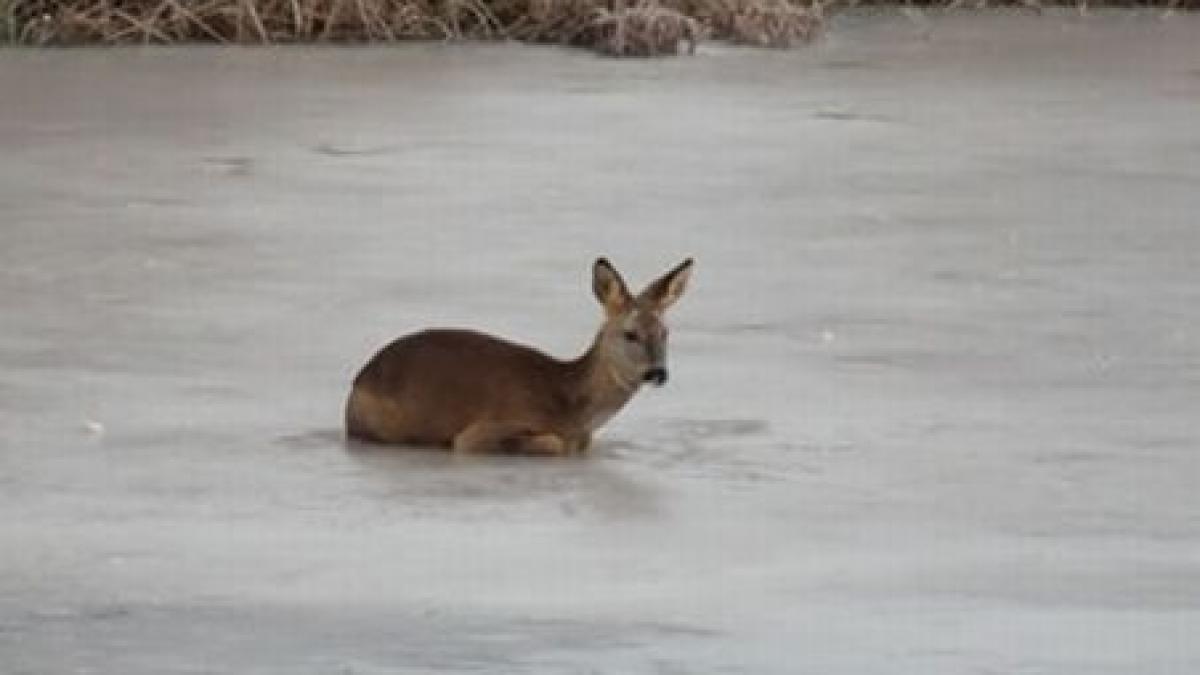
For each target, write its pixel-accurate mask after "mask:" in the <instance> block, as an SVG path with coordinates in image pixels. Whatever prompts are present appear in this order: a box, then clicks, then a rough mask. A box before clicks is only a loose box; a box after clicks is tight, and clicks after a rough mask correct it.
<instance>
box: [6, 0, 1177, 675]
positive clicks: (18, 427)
mask: <svg viewBox="0 0 1200 675" xmlns="http://www.w3.org/2000/svg"><path fill="white" fill-rule="evenodd" d="M1197 35H1200V16H1188V15H1180V16H1174V17H1171V18H1165V19H1164V18H1161V17H1159V16H1157V15H1154V14H1127V13H1121V14H1103V13H1101V14H1095V15H1092V16H1091V17H1088V18H1086V19H1083V18H1080V17H1078V16H1076V15H1074V14H1062V15H1056V16H1050V15H1046V16H1042V17H1035V16H1031V15H1024V16H1022V15H1002V14H994V15H978V14H977V15H974V16H971V17H952V18H937V19H919V18H904V17H895V16H893V17H890V18H888V17H876V18H869V17H859V18H856V19H847V20H844V21H841V22H839V23H836V24H835V25H834V27H833V30H832V32H831V34H830V36H829V37H828V39H826V40H825V41H824V42H822V43H821V44H819V45H817V46H815V47H813V48H811V49H808V50H803V51H798V52H790V53H775V52H762V51H752V50H739V49H730V48H721V47H716V46H709V47H707V48H705V49H702V50H701V53H700V54H699V55H698V56H696V57H694V58H680V59H671V60H662V61H651V62H616V61H611V60H605V59H599V58H595V57H593V56H591V55H588V54H586V53H580V52H574V51H561V50H558V49H552V48H525V47H519V46H502V45H501V46H495V45H493V46H461V45H460V46H449V47H446V46H413V47H405V48H400V49H247V50H219V49H211V48H209V49H205V48H199V49H176V50H170V51H161V50H136V49H130V50H117V51H91V50H61V51H41V52H39V51H15V50H14V51H0V91H2V92H3V99H2V100H0V153H2V160H3V161H2V162H0V214H2V215H0V515H2V518H0V670H2V671H3V672H4V673H6V674H9V673H11V674H14V675H15V674H19V673H70V672H81V673H121V674H141V673H145V674H151V673H153V674H161V673H208V672H237V673H294V672H311V673H393V672H399V673H405V672H413V673H419V672H488V673H503V672H545V673H664V674H677V673H688V672H722V673H813V674H819V675H830V674H843V673H844V674H847V675H851V674H853V675H859V674H863V673H913V674H920V675H930V674H940V673H946V674H951V673H953V674H959V673H980V674H985V673H997V674H998V673H1006V674H1007V673H1025V674H1032V673H1039V674H1040V673H1046V674H1051V673H1052V674H1054V675H1063V674H1068V673H1078V674H1084V673H1086V674H1088V675H1097V674H1105V673H1194V672H1200V641H1197V639H1196V638H1197V635H1200V455H1198V451H1200V421H1198V420H1200V310H1198V309H1197V308H1200V222H1198V220H1197V214H1198V213H1200V124H1198V120H1200V115H1198V114H1197V112H1198V111H1200V41H1198V40H1197V37H1196V36H1197ZM600 254H605V255H608V256H610V257H611V258H612V259H613V261H614V262H615V263H616V264H617V266H618V267H619V268H620V269H621V270H622V271H623V272H624V273H625V274H626V276H627V278H629V279H630V281H631V282H632V283H634V284H640V283H642V282H644V281H646V280H648V279H649V278H650V277H651V276H652V275H657V274H658V273H660V272H662V271H664V270H665V269H667V267H668V266H669V265H671V264H674V263H675V262H677V261H678V260H679V259H681V258H683V257H684V256H686V255H694V256H696V259H697V268H696V273H695V274H694V276H693V280H692V281H693V284H692V287H691V289H690V291H689V294H688V295H687V296H686V297H685V298H684V299H683V300H682V301H681V302H680V303H679V305H678V306H677V308H675V309H674V310H673V312H672V317H671V318H672V329H673V344H672V381H671V384H670V385H668V386H667V387H665V388H663V389H661V390H651V391H645V392H643V393H642V394H641V395H640V396H639V397H638V398H637V399H635V400H634V401H633V402H632V404H631V405H630V406H629V407H628V408H626V409H625V410H624V411H623V412H622V413H621V415H619V416H618V417H617V418H616V419H615V420H614V421H613V423H611V424H610V425H609V426H608V427H607V428H606V429H604V430H603V431H602V433H601V435H600V437H599V439H598V447H597V448H596V451H595V452H594V454H593V456H592V457H590V458H588V459H584V460H564V461H539V460H531V459H512V458H501V459H462V458H453V457H450V456H449V455H447V454H441V453H434V452H401V453H361V452H352V451H349V450H348V449H347V448H346V447H345V445H344V444H343V442H342V440H341V437H340V421H341V414H342V403H343V399H344V396H345V394H346V392H347V388H348V385H349V381H350V379H351V377H353V375H354V373H355V371H356V370H357V368H358V367H359V366H360V365H361V364H362V363H363V362H364V361H365V360H366V359H367V357H368V356H370V354H371V353H372V352H373V351H374V350H375V349H377V348H378V347H379V346H381V345H382V344H383V343H385V342H387V341H388V340H390V339H392V338H393V337H395V336H397V335H399V334H401V333H405V332H408V331H410V330H413V329H416V328H420V327H422V326H426V325H464V326H472V327H477V328H482V329H486V330H489V331H493V332H497V333H500V334H503V335H506V336H509V337H512V338H515V339H519V340H523V341H527V342H531V343H534V344H536V345H539V346H541V347H543V348H544V349H546V350H547V351H550V352H551V353H555V354H558V355H561V356H567V355H573V354H575V353H577V352H579V351H580V350H582V348H583V347H584V346H585V344H586V343H587V342H588V341H589V340H590V337H591V333H592V331H593V330H594V328H595V326H596V325H597V322H598V317H599V308H598V306H597V305H596V304H595V302H594V300H593V299H592V298H591V295H590V290H589V283H590V281H589V273H590V272H589V268H590V264H591V262H592V260H593V259H594V257H595V256H597V255H600Z"/></svg>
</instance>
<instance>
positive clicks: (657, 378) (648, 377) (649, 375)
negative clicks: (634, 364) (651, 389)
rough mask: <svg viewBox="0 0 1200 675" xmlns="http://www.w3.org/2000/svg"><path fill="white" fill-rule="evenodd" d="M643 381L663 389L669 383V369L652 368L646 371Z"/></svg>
mask: <svg viewBox="0 0 1200 675" xmlns="http://www.w3.org/2000/svg"><path fill="white" fill-rule="evenodd" d="M642 379H643V380H644V381H646V382H653V383H654V385H655V386H658V387H661V386H663V385H664V384H666V382H667V369H666V368H651V369H650V370H647V371H646V374H645V375H644V376H642Z"/></svg>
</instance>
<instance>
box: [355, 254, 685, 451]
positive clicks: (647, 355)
mask: <svg viewBox="0 0 1200 675" xmlns="http://www.w3.org/2000/svg"><path fill="white" fill-rule="evenodd" d="M691 271H692V259H691V258H688V259H687V260H685V261H683V263H682V264H680V265H679V266H678V267H676V268H675V269H673V270H671V271H670V272H667V273H666V274H665V275H663V276H662V277H661V278H659V279H658V280H657V281H655V282H654V283H652V284H650V285H649V286H647V287H646V289H645V290H643V291H642V292H641V293H639V294H638V295H637V296H636V297H635V296H633V295H631V294H630V293H629V289H628V288H626V286H625V282H624V281H623V280H622V279H621V275H620V274H618V273H617V270H616V269H614V268H613V266H612V264H611V263H609V262H608V260H606V259H604V258H600V259H598V260H596V263H595V265H593V267H592V290H593V292H594V293H595V294H596V299H597V300H599V301H600V304H601V305H603V307H604V323H603V324H601V326H600V330H599V331H597V333H596V337H595V339H594V340H593V341H592V345H591V347H590V348H589V349H588V350H587V351H586V352H585V353H584V354H583V355H582V356H580V357H579V358H577V359H574V360H571V361H561V360H559V359H556V358H553V357H550V356H547V355H545V354H543V353H542V352H540V351H537V350H535V349H532V348H530V347H525V346H522V345H518V344H514V343H511V342H507V341H505V340H501V339H499V338H495V337H492V336H490V335H484V334H483V333H477V332H474V331H468V330H450V329H436V330H425V331H421V332H419V333H413V334H411V335H406V336H404V337H401V338H399V339H397V340H396V341H394V342H392V343H391V344H389V345H388V346H386V347H384V348H383V349H382V350H380V351H379V353H377V354H376V355H375V356H374V357H373V358H372V359H371V360H370V361H368V362H367V365H365V366H363V369H362V370H361V371H359V373H358V376H357V377H355V378H354V386H353V388H352V389H351V391H350V398H349V400H348V401H347V403H346V433H347V435H348V436H350V437H351V438H354V439H358V440H363V441H372V442H376V443H395V444H411V445H424V446H436V447H443V448H451V449H453V450H455V451H462V452H506V453H516V454H544V455H563V454H569V453H575V452H582V451H584V450H586V449H587V448H588V446H589V444H590V443H591V438H592V433H593V432H594V431H595V430H596V429H598V428H599V427H600V426H601V425H603V424H604V423H605V422H607V421H608V420H609V418H611V417H612V416H613V415H614V414H616V412H617V411H618V410H620V409H621V407H622V406H624V405H625V404H626V403H627V402H628V401H629V399H630V398H631V397H632V396H633V395H634V393H636V392H637V390H638V388H639V387H640V386H641V384H642V383H643V382H652V383H654V384H655V385H660V386H661V385H662V384H664V383H665V382H666V381H667V328H666V326H665V325H664V324H663V320H662V316H663V312H664V311H666V309H667V308H668V307H670V306H671V305H672V304H674V302H675V301H676V300H678V299H679V296H681V295H683V291H684V289H685V288H686V287H687V282H688V277H689V276H690V274H691Z"/></svg>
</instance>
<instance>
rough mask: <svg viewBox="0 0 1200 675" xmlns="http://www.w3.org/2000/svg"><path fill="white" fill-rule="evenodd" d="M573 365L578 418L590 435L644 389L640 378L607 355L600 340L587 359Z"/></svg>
mask: <svg viewBox="0 0 1200 675" xmlns="http://www.w3.org/2000/svg"><path fill="white" fill-rule="evenodd" d="M571 366H572V371H573V374H574V377H573V378H572V380H573V385H574V389H575V391H574V392H573V393H574V396H573V397H572V398H573V399H574V400H575V401H576V402H577V403H576V405H577V410H576V415H577V418H578V419H579V420H580V425H581V426H583V427H584V429H585V430H586V431H587V432H588V433H590V432H592V431H595V430H596V429H597V428H599V427H600V426H601V425H603V424H604V423H605V422H607V421H608V420H609V419H610V418H611V417H612V416H613V415H615V414H616V413H617V411H619V410H620V409H621V408H622V407H624V406H625V404H626V403H628V402H629V399H631V398H633V395H634V394H636V393H637V390H638V389H639V388H640V387H641V382H640V381H639V380H638V378H637V377H636V376H633V375H630V374H628V373H623V372H621V369H620V368H618V367H617V364H616V363H614V362H613V361H612V360H611V359H610V358H608V357H606V356H605V353H604V350H603V349H601V348H600V339H599V337H597V339H596V340H595V341H594V342H593V343H592V346H591V347H590V348H589V349H588V350H587V351H586V352H585V353H584V354H583V356H581V357H579V358H578V359H576V360H575V361H573V362H571Z"/></svg>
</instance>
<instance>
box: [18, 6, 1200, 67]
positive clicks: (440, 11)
mask: <svg viewBox="0 0 1200 675" xmlns="http://www.w3.org/2000/svg"><path fill="white" fill-rule="evenodd" d="M823 3H824V4H823ZM898 4H902V5H905V6H912V5H918V6H931V7H943V8H946V7H956V8H957V7H966V8H971V7H987V6H992V5H995V4H996V2H995V0H927V1H922V0H918V1H916V2H913V1H911V0H906V1H902V2H894V1H892V0H884V1H879V0H0V41H5V40H7V41H9V42H13V43H18V44H29V45H82V44H176V43H193V42H217V43H230V44H274V43H325V42H389V41H398V40H459V39H470V40H519V41H524V42H532V43H554V44H564V45H574V46H580V47H586V48H590V49H593V50H596V51H598V52H600V53H603V54H609V55H613V56H652V55H658V54H676V53H680V52H682V51H686V50H690V49H692V48H694V47H695V45H696V43H697V42H699V41H700V40H703V39H715V40H723V41H728V42H732V43H735V44H748V45H756V46H761V47H791V46H795V45H798V44H802V43H804V42H806V41H808V40H810V39H812V37H813V36H814V35H815V34H816V33H817V32H819V30H820V28H821V25H822V23H823V18H824V16H825V14H826V13H827V12H828V11H829V9H830V8H831V7H837V8H846V7H853V6H867V5H870V6H889V5H892V6H894V5H898ZM1001 4H1007V5H1015V6H1022V7H1029V8H1032V9H1035V10H1036V9H1039V8H1041V7H1043V6H1049V5H1063V4H1065V5H1070V6H1080V7H1083V6H1088V5H1091V6H1100V5H1103V6H1143V7H1144V6H1154V7H1159V8H1163V9H1189V8H1190V9H1194V8H1200V0H1151V1H1150V2H1144V1H1140V0H1101V1H1100V2H1094V1H1092V0H1064V1H1062V2H1045V3H1043V2H1042V1H1041V0H1002V2H1001Z"/></svg>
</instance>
